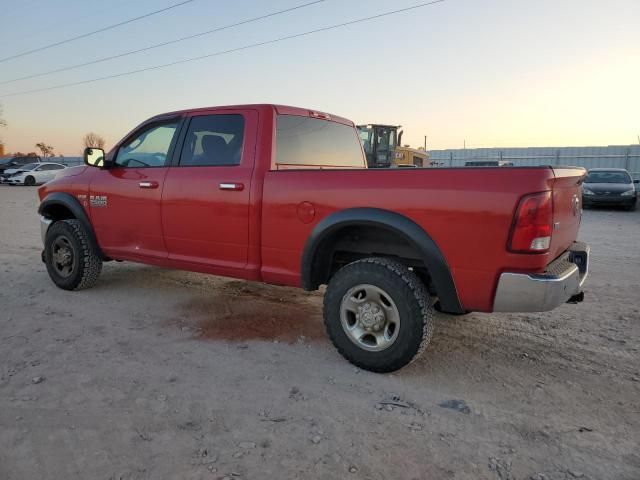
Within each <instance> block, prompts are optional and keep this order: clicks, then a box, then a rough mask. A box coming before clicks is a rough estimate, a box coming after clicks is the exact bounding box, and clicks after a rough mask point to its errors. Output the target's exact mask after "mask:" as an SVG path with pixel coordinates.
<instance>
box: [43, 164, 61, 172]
mask: <svg viewBox="0 0 640 480" xmlns="http://www.w3.org/2000/svg"><path fill="white" fill-rule="evenodd" d="M61 168H64V167H63V166H62V165H55V164H48V165H42V166H41V167H40V168H38V170H39V171H46V170H60V169H61Z"/></svg>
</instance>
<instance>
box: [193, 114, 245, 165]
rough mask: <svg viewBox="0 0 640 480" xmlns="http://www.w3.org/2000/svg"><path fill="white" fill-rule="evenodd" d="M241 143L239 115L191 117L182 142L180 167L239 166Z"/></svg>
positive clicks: (242, 126)
mask: <svg viewBox="0 0 640 480" xmlns="http://www.w3.org/2000/svg"><path fill="white" fill-rule="evenodd" d="M243 140H244V118H243V117H242V115H238V114H232V115H203V116H198V117H193V118H192V119H191V122H190V123H189V130H187V136H186V137H185V139H184V146H183V147H182V153H181V155H180V166H182V167H203V166H222V165H239V164H240V159H241V157H242V142H243Z"/></svg>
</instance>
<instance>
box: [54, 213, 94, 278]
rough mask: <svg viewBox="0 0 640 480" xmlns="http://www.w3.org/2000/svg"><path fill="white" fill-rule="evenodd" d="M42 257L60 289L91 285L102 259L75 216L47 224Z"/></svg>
mask: <svg viewBox="0 0 640 480" xmlns="http://www.w3.org/2000/svg"><path fill="white" fill-rule="evenodd" d="M44 260H45V264H46V266H47V272H48V273H49V277H51V280H53V283H55V284H56V285H57V286H58V287H60V288H62V289H64V290H81V289H83V288H89V287H92V286H93V285H95V283H96V282H97V281H98V276H99V275H100V271H101V270H102V259H101V258H100V257H99V255H98V254H97V252H96V251H95V248H94V247H93V245H92V243H91V241H90V239H89V235H88V234H87V231H86V229H85V227H84V226H83V225H82V223H80V222H79V221H78V220H76V219H71V220H60V221H57V222H55V223H54V224H52V225H51V226H50V227H49V230H48V231H47V235H46V237H45V247H44Z"/></svg>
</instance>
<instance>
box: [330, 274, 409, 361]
mask: <svg viewBox="0 0 640 480" xmlns="http://www.w3.org/2000/svg"><path fill="white" fill-rule="evenodd" d="M340 322H341V324H342V328H343V329H344V331H345V333H346V334H347V337H349V340H351V341H352V342H353V343H355V344H356V345H357V346H359V347H360V348H362V349H364V350H368V351H370V352H379V351H381V350H385V349H386V348H389V347H390V346H391V345H393V343H394V342H395V341H396V339H397V338H398V332H399V331H400V313H399V312H398V307H396V304H395V303H394V302H393V300H392V299H391V297H390V296H389V295H388V294H387V293H386V292H385V291H384V290H382V289H381V288H379V287H376V286H375V285H368V284H361V285H356V286H355V287H352V288H351V289H349V291H348V292H347V293H346V294H345V296H344V297H342V303H341V304H340Z"/></svg>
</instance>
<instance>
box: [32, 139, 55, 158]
mask: <svg viewBox="0 0 640 480" xmlns="http://www.w3.org/2000/svg"><path fill="white" fill-rule="evenodd" d="M36 148H37V149H39V150H40V152H42V156H43V157H44V158H47V157H53V156H55V153H53V147H52V146H51V145H47V144H46V143H44V142H40V143H36Z"/></svg>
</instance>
